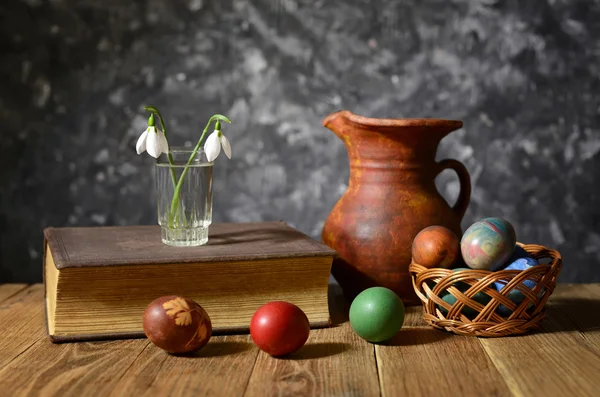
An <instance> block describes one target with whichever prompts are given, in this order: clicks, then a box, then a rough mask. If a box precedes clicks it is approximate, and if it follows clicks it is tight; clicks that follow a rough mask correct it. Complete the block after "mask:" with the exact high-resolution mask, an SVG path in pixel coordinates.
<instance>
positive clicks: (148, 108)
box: [144, 106, 160, 114]
mask: <svg viewBox="0 0 600 397" xmlns="http://www.w3.org/2000/svg"><path fill="white" fill-rule="evenodd" d="M144 110H146V111H148V112H151V113H156V114H160V112H159V111H158V109H157V108H155V107H154V106H144Z"/></svg>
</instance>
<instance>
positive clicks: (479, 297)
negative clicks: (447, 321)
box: [438, 268, 492, 318]
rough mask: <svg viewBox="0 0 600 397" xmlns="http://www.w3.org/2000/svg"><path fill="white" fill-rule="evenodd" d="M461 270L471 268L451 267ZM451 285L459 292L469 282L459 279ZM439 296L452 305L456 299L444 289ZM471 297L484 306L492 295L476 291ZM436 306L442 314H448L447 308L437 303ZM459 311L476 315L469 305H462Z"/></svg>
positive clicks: (456, 270) (466, 286)
mask: <svg viewBox="0 0 600 397" xmlns="http://www.w3.org/2000/svg"><path fill="white" fill-rule="evenodd" d="M461 270H471V269H469V268H456V269H453V270H452V271H453V272H458V271H461ZM453 286H454V287H456V288H457V289H458V290H459V291H461V292H466V291H467V290H468V289H469V288H470V287H471V286H470V285H469V284H467V283H465V282H464V281H459V282H457V283H454V284H453ZM440 298H442V300H443V301H444V302H446V303H448V304H449V305H450V306H452V305H454V303H455V302H456V301H457V299H456V297H455V296H454V295H452V294H451V293H450V292H448V291H444V292H443V293H442V294H440ZM471 299H473V300H474V301H475V302H478V303H481V304H482V305H483V306H485V305H487V304H488V303H489V302H490V301H491V300H492V297H491V296H489V295H488V294H486V293H485V292H478V293H476V294H475V295H474V296H473V297H472V298H471ZM438 308H439V309H440V311H441V312H442V314H444V315H447V314H448V310H447V309H446V308H445V307H443V306H441V305H438ZM461 313H462V314H464V315H465V316H467V317H469V318H473V317H476V316H477V311H476V310H475V309H473V308H472V307H469V306H463V308H462V310H461Z"/></svg>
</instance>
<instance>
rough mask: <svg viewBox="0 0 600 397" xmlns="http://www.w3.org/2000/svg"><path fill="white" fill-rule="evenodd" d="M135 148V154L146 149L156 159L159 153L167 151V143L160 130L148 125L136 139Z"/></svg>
mask: <svg viewBox="0 0 600 397" xmlns="http://www.w3.org/2000/svg"><path fill="white" fill-rule="evenodd" d="M135 149H136V151H137V154H142V153H143V152H144V151H147V152H148V154H149V155H150V156H152V157H154V158H155V159H157V158H158V157H159V156H160V155H161V154H163V153H168V152H169V144H168V143H167V138H166V137H165V134H164V133H163V132H162V131H161V130H159V129H158V128H156V127H155V126H148V128H146V131H144V132H143V133H142V135H141V136H140V138H139V139H138V141H137V144H136V145H135Z"/></svg>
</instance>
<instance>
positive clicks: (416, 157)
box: [323, 111, 471, 305]
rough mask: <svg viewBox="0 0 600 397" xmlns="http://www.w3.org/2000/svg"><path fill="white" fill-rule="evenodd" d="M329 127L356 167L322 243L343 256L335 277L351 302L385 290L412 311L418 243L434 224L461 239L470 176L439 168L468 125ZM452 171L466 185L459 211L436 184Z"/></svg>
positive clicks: (341, 120) (372, 122) (342, 118)
mask: <svg viewBox="0 0 600 397" xmlns="http://www.w3.org/2000/svg"><path fill="white" fill-rule="evenodd" d="M323 125H324V126H325V127H327V128H329V129H331V130H332V131H333V132H334V133H335V134H336V135H337V136H338V137H339V138H340V139H341V140H342V141H344V143H345V144H346V149H347V151H348V157H349V160H350V181H349V183H348V189H347V191H346V192H345V193H344V195H343V196H342V198H340V200H339V201H338V202H337V204H336V205H335V206H334V207H333V210H332V211H331V213H330V214H329V217H328V218H327V220H326V221H325V225H324V227H323V242H324V243H325V244H327V245H328V246H330V247H331V248H333V249H335V250H336V251H337V252H338V254H339V257H338V258H337V259H336V260H335V262H334V265H333V269H332V273H333V275H334V277H335V278H336V279H337V280H338V282H339V283H340V285H341V286H342V289H343V290H344V294H345V295H346V297H347V298H348V299H353V297H354V296H356V295H357V294H358V293H360V292H361V291H362V290H364V289H365V288H369V287H373V286H383V287H387V288H390V289H392V290H394V291H395V292H396V293H397V294H398V295H399V296H400V298H401V299H402V300H403V301H404V304H405V305H417V304H420V301H419V300H418V299H417V296H416V295H415V293H414V290H413V287H412V282H411V278H410V274H409V273H408V265H409V264H410V261H411V246H412V241H413V239H414V238H415V236H416V235H417V233H419V232H420V231H421V230H422V229H423V228H425V227H427V226H431V225H442V226H445V227H447V228H449V229H450V230H452V231H453V232H454V233H455V234H456V235H457V237H459V238H460V237H461V236H462V230H461V228H460V222H461V220H462V217H463V215H464V214H465V211H466V209H467V206H468V204H469V199H470V196H471V182H470V178H469V173H468V172H467V169H466V168H465V166H464V165H463V164H462V163H460V162H459V161H457V160H449V159H448V160H442V161H440V162H436V161H435V155H436V151H437V147H438V144H439V142H440V141H441V140H442V138H443V137H445V136H446V135H448V134H449V133H450V132H452V131H454V130H457V129H459V128H461V127H462V122H461V121H453V120H438V119H373V118H367V117H362V116H358V115H355V114H352V113H351V112H349V111H341V112H337V113H333V114H330V115H329V116H327V117H326V118H325V119H324V120H323ZM447 168H450V169H453V170H454V171H456V173H457V174H458V178H459V181H460V185H461V189H460V194H459V196H458V199H457V201H456V204H454V205H453V206H450V205H449V204H448V203H447V202H446V201H445V200H444V198H443V197H442V196H441V195H440V193H439V192H438V191H437V189H436V187H435V183H434V180H435V177H436V176H437V175H438V174H440V173H441V172H442V171H443V170H445V169H447Z"/></svg>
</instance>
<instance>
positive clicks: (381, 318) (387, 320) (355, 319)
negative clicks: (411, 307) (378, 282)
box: [350, 287, 404, 342]
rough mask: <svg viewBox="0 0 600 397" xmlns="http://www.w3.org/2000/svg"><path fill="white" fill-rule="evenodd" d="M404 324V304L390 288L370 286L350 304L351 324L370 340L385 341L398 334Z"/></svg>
mask: <svg viewBox="0 0 600 397" xmlns="http://www.w3.org/2000/svg"><path fill="white" fill-rule="evenodd" d="M402 324H404V304H403V303H402V300H401V299H400V298H399V297H398V295H396V293H395V292H394V291H392V290H390V289H388V288H383V287H373V288H368V289H366V290H364V291H363V292H361V293H360V294H358V295H357V296H356V298H354V301H352V305H351V306H350V325H351V326H352V329H353V330H354V332H356V334H357V335H358V336H360V337H361V338H363V339H365V340H367V341H369V342H383V341H385V340H388V339H390V338H391V337H392V336H394V335H396V334H397V333H398V331H400V328H402Z"/></svg>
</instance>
